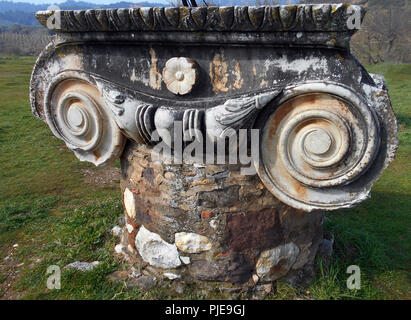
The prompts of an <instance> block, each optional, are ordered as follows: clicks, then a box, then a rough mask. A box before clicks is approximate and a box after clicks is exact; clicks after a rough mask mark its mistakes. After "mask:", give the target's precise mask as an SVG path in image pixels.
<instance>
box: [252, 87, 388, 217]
mask: <svg viewBox="0 0 411 320" xmlns="http://www.w3.org/2000/svg"><path fill="white" fill-rule="evenodd" d="M379 145H380V138H379V123H378V121H377V120H376V116H375V115H374V113H373V111H372V110H371V109H370V108H369V107H368V106H367V105H366V104H362V103H360V101H359V100H358V101H355V102H354V101H349V100H347V99H345V98H341V97H339V96H337V95H334V94H329V93H309V94H303V95H298V96H296V97H293V98H291V99H289V100H287V101H285V102H284V103H282V104H281V105H280V106H279V107H278V108H277V109H276V110H275V112H273V113H272V114H271V115H270V116H269V117H268V119H267V120H266V121H265V125H264V126H263V134H262V141H261V162H262V164H263V169H262V170H260V172H259V174H260V177H261V178H262V180H263V182H265V184H266V186H267V187H268V188H269V189H270V191H271V192H272V193H273V194H274V195H276V196H277V197H278V198H279V199H281V200H282V201H284V202H286V203H288V204H290V205H292V206H294V207H298V208H302V209H304V210H308V211H310V210H313V209H327V210H333V209H335V208H337V207H338V208H341V207H348V206H351V204H352V203H355V202H356V201H359V198H363V197H364V194H363V193H362V192H358V191H359V190H362V189H367V188H366V187H368V186H366V185H367V179H358V178H359V177H360V176H362V175H364V174H365V173H366V172H367V169H368V168H369V167H370V166H371V165H372V164H373V161H374V159H375V157H376V155H377V153H378V150H379ZM354 183H355V184H356V186H355V188H351V184H354ZM362 183H363V184H364V185H363V186H359V185H358V184H362Z"/></svg>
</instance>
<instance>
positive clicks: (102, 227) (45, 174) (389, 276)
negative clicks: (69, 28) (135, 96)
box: [0, 57, 411, 299]
mask: <svg viewBox="0 0 411 320" xmlns="http://www.w3.org/2000/svg"><path fill="white" fill-rule="evenodd" d="M33 63H34V58H32V57H20V58H7V59H5V58H4V57H1V58H0V166H1V170H0V259H1V260H0V264H1V263H2V260H3V259H4V258H5V257H6V256H10V252H12V253H13V259H14V263H13V264H10V265H7V264H5V266H4V267H3V268H0V288H4V286H2V284H5V283H8V282H10V274H11V273H12V271H15V270H16V269H17V270H18V271H19V273H18V275H17V276H16V277H15V279H14V280H13V281H11V282H10V283H11V289H9V290H8V291H7V292H3V293H5V296H3V298H8V297H10V296H11V297H19V298H22V299H112V298H115V299H147V298H152V299H154V298H168V293H167V292H166V291H164V290H159V289H157V290H153V291H152V292H150V293H146V294H143V293H141V292H139V291H138V290H136V289H128V288H125V287H124V286H123V284H121V283H119V284H113V283H110V282H108V280H106V276H107V274H109V273H111V272H112V271H114V270H117V269H119V268H121V267H122V266H121V263H120V262H119V261H118V260H117V259H116V258H115V257H114V254H113V247H114V245H115V243H116V239H114V238H113V237H112V236H111V235H110V233H109V230H110V228H111V227H112V226H114V225H115V224H116V223H117V221H118V217H120V216H121V215H122V211H123V210H122V206H121V201H120V199H121V194H120V190H119V188H118V187H97V186H91V185H88V184H86V183H85V182H84V177H83V176H82V174H81V171H80V170H81V169H83V168H91V169H92V170H101V169H95V168H94V167H93V166H92V165H89V164H85V163H81V162H80V161H78V160H77V159H76V158H75V156H74V155H73V153H72V152H70V151H69V150H67V148H65V146H64V143H63V142H62V141H60V140H58V139H57V138H55V137H54V136H53V135H52V133H51V131H50V130H49V128H48V127H47V125H46V124H45V123H43V122H42V121H40V120H38V119H36V118H35V117H33V115H32V114H31V111H30V105H29V100H28V84H29V78H30V72H31V69H32V66H33ZM369 70H370V71H371V72H374V73H382V74H384V76H385V77H386V80H387V81H388V87H389V89H390V95H391V98H392V102H393V105H394V109H395V112H396V114H397V117H398V119H399V124H400V134H399V138H400V141H401V144H400V148H399V152H398V154H397V158H396V160H395V162H394V163H393V164H392V165H391V166H390V168H388V169H387V170H386V171H385V173H384V174H383V176H382V178H381V179H380V180H379V181H378V183H377V184H376V185H375V186H374V188H373V193H372V195H373V197H372V199H370V200H367V201H365V202H364V203H363V204H361V205H360V206H359V207H357V208H355V209H351V210H345V211H341V212H337V213H332V214H327V216H328V218H329V220H328V222H327V223H326V225H325V228H326V231H327V232H329V233H333V234H334V236H335V247H334V248H335V254H334V257H333V261H332V264H331V266H330V268H328V269H327V270H325V269H324V268H322V267H321V262H320V261H319V262H318V265H317V269H318V270H317V271H318V272H317V274H318V276H317V278H316V279H315V281H314V282H313V283H312V284H311V285H310V286H309V287H306V288H303V289H293V288H291V287H289V286H287V285H286V284H284V283H280V284H279V286H278V288H277V293H276V295H271V296H269V297H267V299H296V298H300V299H409V298H410V297H411V295H410V288H411V286H410V269H411V268H410V267H411V265H410V261H411V257H410V254H411V250H410V239H409V234H410V218H409V217H410V215H409V212H410V209H409V208H410V207H411V194H410V193H411V186H410V184H411V168H410V161H409V159H411V122H410V119H411V98H410V92H411V65H388V64H384V65H377V66H373V67H370V68H369ZM117 165H118V164H117ZM16 243H17V244H18V247H17V248H13V245H14V244H16ZM77 260H80V261H94V260H98V261H100V262H101V263H100V264H99V265H98V266H97V267H96V268H95V269H94V270H93V271H90V272H86V273H82V272H79V271H74V270H68V269H63V272H62V289H61V290H48V289H46V279H47V274H46V270H47V267H48V266H50V265H58V266H60V267H63V266H65V265H66V264H68V263H70V262H73V261H77ZM21 263H24V264H23V265H21V266H19V267H18V268H17V267H16V265H18V264H21ZM352 264H354V265H359V266H360V267H361V272H362V273H361V280H362V287H361V289H360V290H357V291H351V290H348V289H347V288H346V284H345V283H346V279H347V277H348V275H347V274H346V268H347V266H349V265H352ZM0 290H2V289H0ZM3 293H2V292H1V291H0V297H1V296H2V294H3ZM191 297H195V296H191V295H190V294H189V293H187V295H186V297H185V298H191ZM217 297H218V296H217ZM197 298H200V297H197Z"/></svg>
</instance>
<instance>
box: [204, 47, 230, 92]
mask: <svg viewBox="0 0 411 320" xmlns="http://www.w3.org/2000/svg"><path fill="white" fill-rule="evenodd" d="M227 69H228V67H227V62H226V61H225V60H224V56H223V55H220V54H219V53H217V54H216V55H215V56H214V59H213V61H212V62H210V74H209V75H210V79H211V84H212V86H213V91H214V92H215V93H217V92H219V91H222V92H227V91H228V89H229V88H228V87H227V82H228V73H227Z"/></svg>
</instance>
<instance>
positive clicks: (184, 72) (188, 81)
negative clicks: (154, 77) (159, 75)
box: [163, 57, 197, 95]
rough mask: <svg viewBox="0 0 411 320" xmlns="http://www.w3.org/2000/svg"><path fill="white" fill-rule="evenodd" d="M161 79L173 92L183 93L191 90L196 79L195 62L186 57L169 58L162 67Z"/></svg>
mask: <svg viewBox="0 0 411 320" xmlns="http://www.w3.org/2000/svg"><path fill="white" fill-rule="evenodd" d="M163 80H164V83H165V84H166V86H167V89H168V90H170V91H171V92H172V93H174V94H180V95H184V94H187V93H189V92H190V91H191V89H192V88H193V86H194V84H195V83H196V80H197V70H196V68H195V63H194V61H192V60H191V59H188V58H183V57H180V58H171V59H170V60H168V61H167V62H166V66H165V67H164V69H163Z"/></svg>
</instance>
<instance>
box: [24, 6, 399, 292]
mask: <svg viewBox="0 0 411 320" xmlns="http://www.w3.org/2000/svg"><path fill="white" fill-rule="evenodd" d="M356 13H358V14H359V16H360V17H361V19H362V18H363V16H364V10H363V9H362V8H361V7H358V6H350V5H298V6H262V7H207V8H135V9H115V10H86V11H57V12H55V11H47V12H39V13H38V14H37V18H38V19H39V21H40V22H41V23H42V24H43V25H45V26H48V27H50V24H49V23H48V22H49V21H50V20H49V19H52V18H55V17H58V19H57V20H56V21H59V22H60V24H59V25H55V26H54V27H56V28H54V27H53V28H52V29H53V31H55V32H56V36H55V37H54V38H53V40H52V41H51V43H50V44H49V45H48V46H47V47H46V48H45V49H44V51H43V52H42V53H41V54H40V56H39V58H38V60H37V62H36V65H35V67H34V70H33V73H32V78H31V86H30V98H31V107H32V111H33V113H34V114H35V115H36V116H37V117H39V118H40V119H42V120H43V121H46V122H47V124H48V125H49V127H50V129H51V130H52V132H53V133H54V134H55V135H56V136H57V137H58V138H60V139H62V140H63V141H64V142H65V143H66V145H67V146H68V148H70V149H71V150H72V151H73V152H74V154H75V155H76V156H77V157H78V158H79V159H80V160H81V161H89V162H91V163H94V164H95V165H98V166H102V165H106V164H108V163H110V162H112V161H114V160H115V159H117V158H119V157H121V162H122V170H123V178H122V182H121V187H122V191H123V195H124V197H123V200H124V206H125V209H126V212H127V215H126V217H127V224H126V226H125V228H124V230H123V239H122V242H121V244H119V245H118V246H116V252H118V253H127V255H128V257H129V258H130V257H134V258H135V259H137V261H139V263H141V265H142V266H144V265H145V264H148V265H150V267H151V268H160V269H164V270H165V271H164V270H163V271H156V272H157V273H158V272H160V273H161V274H162V273H164V272H165V273H164V276H165V277H167V278H168V279H170V278H174V279H177V278H179V277H180V276H181V277H182V278H184V279H185V278H187V279H195V280H196V281H202V280H207V281H223V282H224V281H228V282H234V283H237V282H238V283H248V282H250V281H251V282H253V283H254V285H255V284H256V283H257V282H263V283H264V282H267V283H268V282H270V281H274V280H277V279H279V278H282V277H293V276H295V275H298V277H300V276H301V275H302V274H305V273H306V270H308V269H310V268H312V262H313V259H314V257H315V254H316V252H317V251H318V246H319V243H320V242H321V241H322V213H321V211H322V210H337V209H341V208H349V207H352V206H355V205H357V204H359V203H360V202H362V201H364V200H365V199H367V198H368V197H369V195H370V190H371V187H372V185H373V183H374V182H375V181H376V180H377V179H378V178H379V176H380V175H381V173H382V172H383V170H384V169H385V168H386V167H387V166H388V165H389V164H390V163H391V161H392V160H393V159H394V156H395V152H396V149H397V147H398V139H397V130H398V129H397V122H396V118H395V115H394V112H393V110H392V107H391V103H390V99H389V95H388V91H387V88H386V86H385V83H384V80H383V78H382V77H380V76H378V75H372V74H369V73H368V72H367V71H366V70H365V69H364V68H363V67H362V66H361V65H360V64H359V62H358V61H357V60H356V59H355V58H354V57H353V56H352V55H351V53H350V47H349V40H350V37H351V36H352V35H353V34H354V32H355V31H356V30H355V29H352V28H350V27H349V25H348V23H347V22H348V19H349V18H350V17H351V15H352V14H356ZM241 129H247V130H251V129H254V130H259V131H258V132H259V135H258V138H259V142H258V143H255V144H254V145H251V146H249V147H250V149H253V148H256V149H257V150H258V154H259V156H258V157H254V159H253V164H254V167H255V168H256V174H253V175H241V172H240V171H239V168H238V167H235V166H234V167H233V166H229V165H217V166H216V165H214V164H206V165H203V164H201V163H197V164H188V163H182V164H178V163H177V164H170V165H169V164H167V165H166V164H164V163H157V162H156V161H154V160H153V159H151V158H150V157H151V155H150V151H151V150H152V148H153V147H154V146H155V145H156V144H157V142H158V141H161V142H162V143H164V144H165V146H167V147H169V148H170V149H172V150H173V152H174V153H176V150H177V148H176V141H175V137H176V136H175V135H174V133H175V132H178V133H179V134H181V135H182V136H183V137H184V141H185V143H189V142H192V141H201V140H200V139H201V137H205V138H208V139H209V140H212V141H213V142H212V147H213V148H214V147H215V146H217V145H218V143H219V142H221V141H225V139H226V136H227V135H231V134H232V133H234V134H237V133H239V132H240V130H241ZM227 152H228V151H227ZM223 156H225V154H224V155H223ZM200 162H201V161H200ZM165 274H167V275H165ZM298 277H297V278H298Z"/></svg>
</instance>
